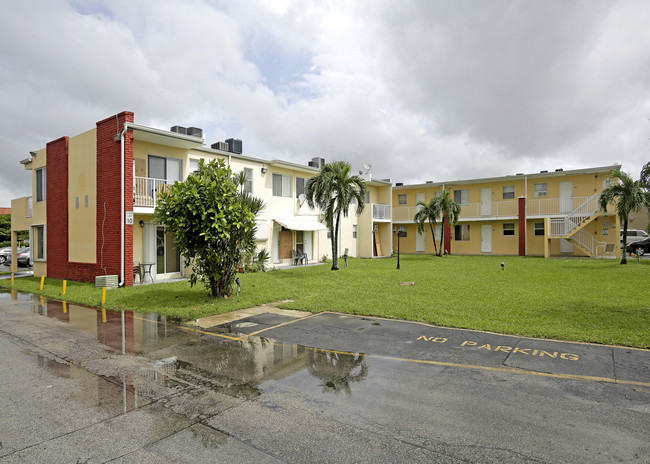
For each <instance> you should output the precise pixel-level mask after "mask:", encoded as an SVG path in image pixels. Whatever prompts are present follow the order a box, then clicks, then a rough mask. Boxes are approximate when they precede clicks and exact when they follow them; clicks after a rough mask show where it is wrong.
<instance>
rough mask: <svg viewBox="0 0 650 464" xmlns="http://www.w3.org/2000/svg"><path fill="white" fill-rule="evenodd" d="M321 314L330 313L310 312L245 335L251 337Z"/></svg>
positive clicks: (326, 312) (327, 312)
mask: <svg viewBox="0 0 650 464" xmlns="http://www.w3.org/2000/svg"><path fill="white" fill-rule="evenodd" d="M321 314H330V313H329V311H324V312H322V313H314V314H310V315H309V316H305V317H301V318H299V319H294V320H293V321H287V322H283V323H282V324H278V325H274V326H272V327H267V328H266V329H261V330H258V331H257V332H252V333H249V334H247V335H248V336H249V337H252V336H253V335H257V334H261V333H262V332H266V331H267V330H271V329H277V328H278V327H282V326H285V325H289V324H293V323H294V322H300V321H304V320H305V319H310V318H312V317H315V316H319V315H321Z"/></svg>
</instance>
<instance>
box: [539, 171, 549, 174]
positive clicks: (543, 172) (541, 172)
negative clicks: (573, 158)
mask: <svg viewBox="0 0 650 464" xmlns="http://www.w3.org/2000/svg"><path fill="white" fill-rule="evenodd" d="M547 172H548V171H539V173H540V174H546V173H547Z"/></svg>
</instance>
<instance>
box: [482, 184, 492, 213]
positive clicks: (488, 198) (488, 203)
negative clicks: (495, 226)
mask: <svg viewBox="0 0 650 464" xmlns="http://www.w3.org/2000/svg"><path fill="white" fill-rule="evenodd" d="M491 215H492V189H491V188H489V187H488V188H482V189H481V216H491Z"/></svg>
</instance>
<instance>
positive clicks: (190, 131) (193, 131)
mask: <svg viewBox="0 0 650 464" xmlns="http://www.w3.org/2000/svg"><path fill="white" fill-rule="evenodd" d="M187 135H191V136H192V137H198V138H200V139H202V138H203V129H199V128H198V127H188V128H187Z"/></svg>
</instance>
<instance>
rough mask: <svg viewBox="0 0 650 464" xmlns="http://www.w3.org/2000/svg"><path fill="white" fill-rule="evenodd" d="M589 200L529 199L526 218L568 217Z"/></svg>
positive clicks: (576, 198) (574, 198)
mask: <svg viewBox="0 0 650 464" xmlns="http://www.w3.org/2000/svg"><path fill="white" fill-rule="evenodd" d="M589 198H590V197H572V198H567V199H560V198H529V199H528V200H527V201H526V216H527V217H531V216H566V215H567V214H569V213H571V212H572V211H573V210H575V209H576V208H578V207H579V206H580V205H582V204H583V203H584V202H585V201H587V200H588V199H589Z"/></svg>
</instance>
